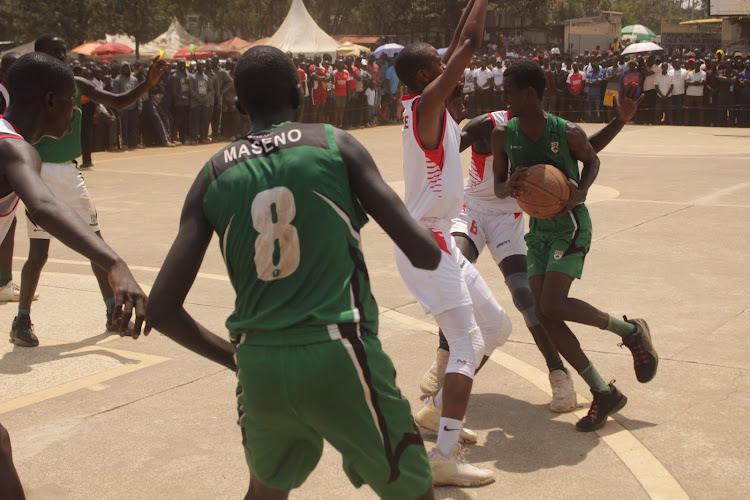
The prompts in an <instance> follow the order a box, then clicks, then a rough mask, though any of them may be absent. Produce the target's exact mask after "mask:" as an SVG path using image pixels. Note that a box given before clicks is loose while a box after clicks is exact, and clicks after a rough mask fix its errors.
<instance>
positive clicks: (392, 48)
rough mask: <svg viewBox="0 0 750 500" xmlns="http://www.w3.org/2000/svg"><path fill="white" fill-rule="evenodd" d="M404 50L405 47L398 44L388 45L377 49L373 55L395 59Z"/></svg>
mask: <svg viewBox="0 0 750 500" xmlns="http://www.w3.org/2000/svg"><path fill="white" fill-rule="evenodd" d="M402 50H404V46H403V45H399V44H397V43H386V44H385V45H381V46H380V47H378V48H377V49H375V50H374V51H373V54H375V57H380V56H381V55H383V54H385V55H387V56H388V57H393V56H394V55H396V54H398V53H399V52H401V51H402Z"/></svg>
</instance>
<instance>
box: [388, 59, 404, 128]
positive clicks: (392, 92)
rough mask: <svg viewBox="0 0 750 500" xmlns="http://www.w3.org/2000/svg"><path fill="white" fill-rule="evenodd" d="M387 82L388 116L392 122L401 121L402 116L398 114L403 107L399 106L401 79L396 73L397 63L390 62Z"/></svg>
mask: <svg viewBox="0 0 750 500" xmlns="http://www.w3.org/2000/svg"><path fill="white" fill-rule="evenodd" d="M385 84H386V87H387V88H388V101H389V102H388V109H389V113H388V118H389V120H390V122H391V123H398V122H399V121H400V118H399V116H398V114H397V113H398V111H397V110H398V109H399V108H400V107H401V106H399V104H398V103H399V100H400V97H399V80H398V76H397V75H396V65H395V64H389V65H388V70H387V71H386V72H385Z"/></svg>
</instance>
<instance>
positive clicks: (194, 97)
mask: <svg viewBox="0 0 750 500" xmlns="http://www.w3.org/2000/svg"><path fill="white" fill-rule="evenodd" d="M213 99H214V91H213V86H212V82H211V78H209V76H208V75H207V74H206V63H205V62H203V61H198V64H197V66H196V72H195V74H194V75H192V76H191V77H190V140H191V141H192V142H193V143H195V142H198V141H200V143H201V144H207V143H209V142H210V141H209V139H208V124H209V123H210V122H211V103H212V102H213Z"/></svg>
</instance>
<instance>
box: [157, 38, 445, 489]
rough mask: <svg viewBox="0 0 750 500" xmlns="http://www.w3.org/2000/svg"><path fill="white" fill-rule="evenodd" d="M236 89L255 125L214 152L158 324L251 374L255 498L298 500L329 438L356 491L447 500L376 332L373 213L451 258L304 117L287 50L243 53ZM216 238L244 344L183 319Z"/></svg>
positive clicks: (326, 132) (337, 135) (350, 148)
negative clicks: (365, 232)
mask: <svg viewBox="0 0 750 500" xmlns="http://www.w3.org/2000/svg"><path fill="white" fill-rule="evenodd" d="M235 89H236V91H237V97H238V99H239V104H240V106H241V107H242V109H243V110H244V111H245V112H246V113H247V114H248V115H249V117H250V119H251V123H252V130H251V131H250V132H249V133H248V135H246V136H245V137H242V138H240V139H238V140H237V141H235V142H233V143H232V144H230V145H229V146H227V147H225V148H224V149H222V150H221V151H219V153H217V154H216V155H214V156H213V157H212V158H211V159H210V160H209V161H208V163H206V165H205V167H204V168H203V169H202V170H201V172H200V173H199V174H198V177H197V178H196V180H195V182H194V183H193V186H192V187H191V188H190V191H189V192H188V195H187V198H186V200H185V205H184V208H183V211H182V218H181V221H180V229H179V232H178V234H177V238H176V239H175V242H174V244H173V245H172V248H171V250H170V251H169V254H168V255H167V258H166V260H165V261H164V265H163V267H162V269H161V271H160V273H159V276H158V277H157V279H156V282H155V283H154V287H153V289H152V292H151V298H150V302H149V308H148V320H149V323H150V324H151V325H153V326H154V328H156V329H157V330H159V331H161V332H163V333H164V334H165V335H167V336H169V337H170V338H172V339H173V340H175V341H176V342H178V343H180V344H182V345H184V346H185V347H187V348H189V349H191V350H193V351H195V352H197V353H199V354H201V355H202V356H205V357H206V358H209V359H211V360H214V361H216V362H217V363H220V364H222V365H224V366H226V367H228V368H231V369H236V370H237V377H238V379H239V385H238V389H237V401H238V407H239V417H240V418H239V424H240V426H241V428H242V438H243V439H242V442H243V446H244V449H245V457H246V459H247V463H248V466H249V468H250V473H251V480H250V488H249V490H248V496H247V498H263V499H277V498H278V499H281V498H287V496H288V493H289V491H290V490H292V489H294V488H298V487H299V486H301V485H302V483H304V481H305V479H306V478H307V476H308V475H309V474H310V473H311V472H312V470H313V469H314V468H315V466H316V464H317V463H318V461H319V459H320V456H321V453H322V451H323V440H326V441H328V442H329V443H331V445H333V447H335V448H336V449H337V450H338V451H339V452H340V453H341V454H342V455H343V465H344V470H345V472H346V474H347V476H348V477H349V479H350V480H351V482H352V484H354V485H355V486H357V487H359V486H361V485H362V484H368V485H369V486H370V487H371V488H372V489H373V490H374V491H375V493H377V494H378V495H379V496H380V497H381V498H393V499H402V498H403V499H407V498H410V499H413V498H434V493H433V490H432V474H431V472H430V465H429V462H428V460H427V454H426V452H425V449H424V445H423V442H422V439H421V437H420V435H419V431H418V430H417V428H416V426H415V425H414V420H413V418H412V417H411V410H410V408H409V403H408V402H407V401H406V400H405V399H403V398H402V397H401V393H400V391H399V389H398V388H397V387H396V384H395V371H394V368H393V364H392V363H391V361H390V359H389V358H388V356H387V355H386V354H385V353H384V352H383V349H382V347H381V345H380V342H379V340H378V337H377V330H378V307H377V304H376V302H375V299H374V298H373V296H372V294H371V292H370V281H369V278H368V273H367V267H366V265H365V262H364V258H363V255H362V250H361V236H360V230H361V228H362V226H363V225H364V224H365V223H366V222H367V216H366V214H365V211H367V212H369V213H370V214H371V215H372V216H373V217H374V218H375V220H376V221H377V222H378V223H379V224H380V225H381V227H382V228H383V229H384V230H385V231H386V233H388V235H389V236H390V237H391V238H392V239H393V240H394V241H395V242H396V244H397V245H398V246H399V248H401V249H402V250H403V252H404V254H405V255H407V256H408V257H407V258H408V259H409V260H410V262H411V263H412V264H413V265H414V266H415V267H417V268H420V269H435V268H436V267H437V266H438V263H439V262H440V259H441V252H440V249H439V248H438V245H437V244H436V242H435V240H434V238H433V237H432V234H431V233H430V232H429V231H428V230H427V229H426V228H425V227H422V226H421V225H420V224H418V223H417V222H416V221H414V220H413V219H411V217H410V216H409V213H408V212H407V210H406V208H405V207H404V205H403V203H402V202H401V201H400V200H399V198H398V196H397V195H396V194H395V193H394V192H393V191H392V190H391V189H390V188H389V187H388V185H387V184H385V182H384V181H383V179H382V178H381V177H380V173H379V172H378V170H377V167H376V166H375V163H374V162H373V160H372V158H371V157H370V155H369V154H368V153H367V151H366V150H365V149H364V147H362V145H360V144H359V143H358V142H357V141H356V140H355V139H354V138H352V137H351V136H350V135H349V134H347V133H346V132H343V131H341V130H339V129H336V128H333V127H332V126H331V125H323V124H303V123H294V122H292V120H294V119H295V117H296V116H297V112H298V109H299V106H300V104H301V102H302V94H301V92H300V86H299V77H298V75H297V70H296V68H295V67H294V64H293V63H292V61H291V60H290V59H289V58H288V57H287V56H286V55H285V54H284V53H283V52H281V51H280V50H278V49H276V48H272V47H268V46H258V47H253V48H251V49H250V50H248V51H247V52H245V53H244V54H243V55H242V57H241V58H240V61H239V63H238V64H237V70H236V72H235ZM214 232H216V234H217V235H218V237H219V245H220V248H221V252H222V254H223V256H224V260H225V261H226V264H227V269H228V272H229V277H230V279H231V281H232V285H233V286H234V288H235V291H236V293H237V298H236V301H235V312H234V313H233V314H232V315H231V316H230V317H229V319H228V320H227V327H228V329H229V332H230V336H231V338H232V343H230V342H228V341H226V340H224V339H221V338H219V337H218V336H216V335H214V334H213V333H211V332H209V331H207V330H206V329H205V328H204V327H202V326H201V325H199V324H198V323H196V321H195V320H194V319H193V318H191V317H190V315H189V314H188V313H187V312H186V311H185V310H184V309H183V303H184V300H185V297H186V295H187V293H188V291H189V290H190V287H191V285H192V283H193V281H194V280H195V276H196V274H197V272H198V270H199V268H200V266H201V262H202V260H203V256H204V254H205V252H206V248H207V247H208V244H209V243H210V241H211V237H212V234H213V233H214ZM235 361H236V366H235Z"/></svg>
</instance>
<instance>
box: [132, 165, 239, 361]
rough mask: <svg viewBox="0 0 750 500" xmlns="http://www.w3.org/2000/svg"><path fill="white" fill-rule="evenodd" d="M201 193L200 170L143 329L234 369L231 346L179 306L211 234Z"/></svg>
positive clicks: (188, 196) (158, 280)
mask: <svg viewBox="0 0 750 500" xmlns="http://www.w3.org/2000/svg"><path fill="white" fill-rule="evenodd" d="M205 195H206V182H205V179H204V176H203V171H202V170H201V172H200V173H199V174H198V176H197V177H196V179H195V182H193V185H192V186H191V187H190V191H188V194H187V197H186V199H185V204H184V206H183V208H182V215H181V217H180V228H179V230H178V232H177V237H176V238H175V240H174V243H173V244H172V248H171V249H170V250H169V253H168V254H167V258H166V259H165V260H164V264H163V265H162V267H161V271H159V275H158V276H157V277H156V282H155V283H154V286H153V288H152V289H151V294H150V296H149V300H148V307H147V311H146V316H147V325H146V331H147V332H148V331H149V330H150V329H151V328H152V327H153V328H155V329H156V330H158V331H160V332H161V333H163V334H164V335H166V336H167V337H169V338H170V339H172V340H174V341H175V342H177V343H178V344H180V345H181V346H183V347H185V348H187V349H190V350H191V351H193V352H195V353H197V354H200V355H201V356H203V357H205V358H208V359H210V360H212V361H215V362H217V363H219V364H220V365H223V366H225V367H227V368H229V369H231V370H235V369H236V366H235V362H234V351H235V350H234V346H233V345H232V344H231V343H230V342H229V341H228V340H225V339H223V338H221V337H219V336H218V335H215V334H213V333H211V332H210V331H208V330H207V329H206V328H205V327H203V326H201V325H200V324H199V323H198V322H197V321H195V319H193V318H192V317H191V316H190V315H189V314H188V313H187V311H185V309H184V308H183V304H184V303H185V297H187V294H188V292H189V291H190V288H191V287H192V286H193V282H194V281H195V277H196V275H197V274H198V271H199V270H200V267H201V264H202V263H203V257H204V256H205V255H206V250H207V249H208V244H209V243H210V242H211V236H212V235H213V229H212V227H211V225H210V224H209V222H208V220H207V219H206V216H205V214H204V212H203V198H204V197H205Z"/></svg>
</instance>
